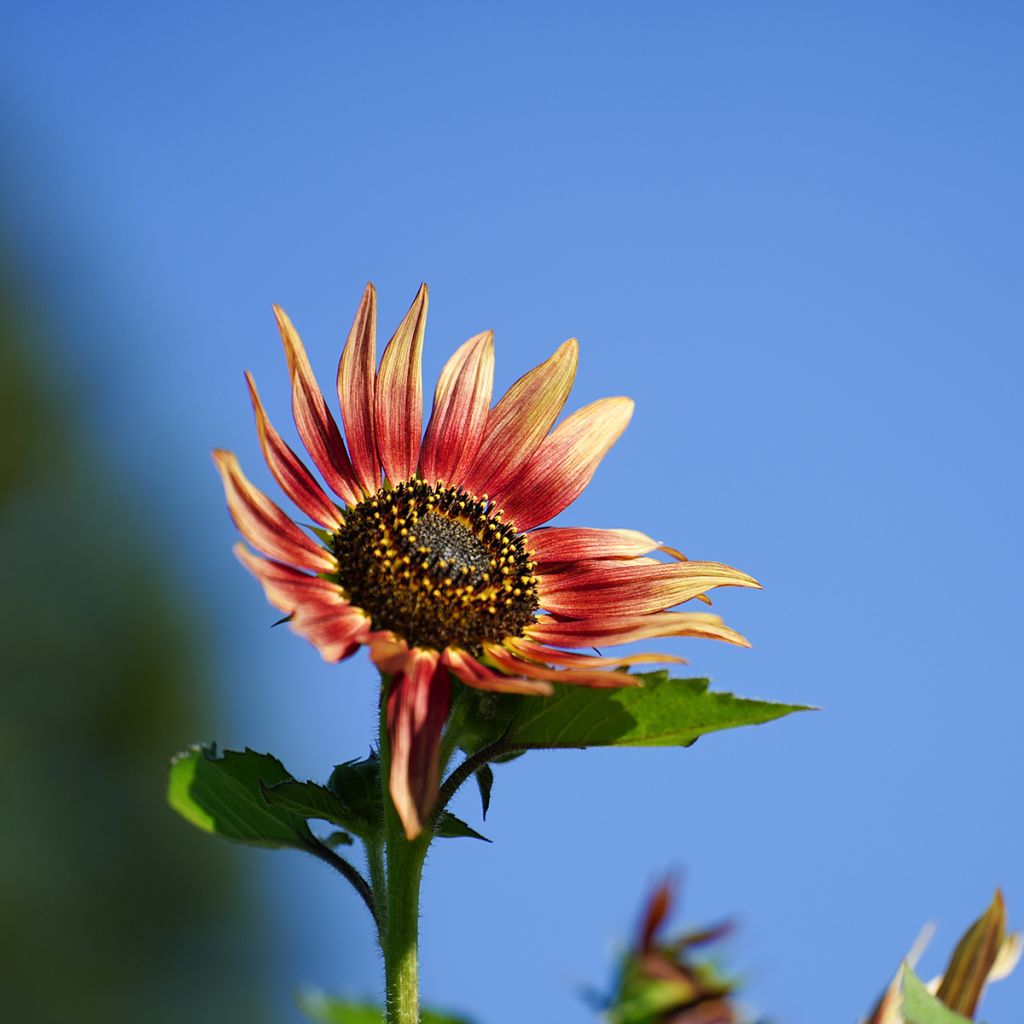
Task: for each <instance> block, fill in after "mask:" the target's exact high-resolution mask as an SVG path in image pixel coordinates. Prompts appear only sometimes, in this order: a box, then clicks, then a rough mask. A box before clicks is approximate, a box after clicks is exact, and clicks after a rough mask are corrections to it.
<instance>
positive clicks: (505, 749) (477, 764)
mask: <svg viewBox="0 0 1024 1024" xmlns="http://www.w3.org/2000/svg"><path fill="white" fill-rule="evenodd" d="M507 738H508V730H507V729H506V730H505V732H504V734H503V735H502V736H500V737H499V738H498V739H496V740H495V741H494V742H493V743H489V744H488V745H487V746H486V747H481V748H480V749H479V750H478V751H477V752H476V753H475V754H470V755H469V757H467V758H466V760H465V761H463V762H462V764H460V765H459V766H458V768H456V769H455V770H454V771H453V772H452V773H451V775H449V776H448V778H447V779H445V780H444V783H443V785H442V786H441V790H440V792H439V793H438V796H437V805H436V806H435V807H434V813H433V814H432V815H431V819H430V824H429V826H428V827H429V829H430V831H431V833H433V830H434V827H435V826H436V825H437V822H438V820H439V819H440V817H441V815H442V814H443V813H444V809H445V808H446V807H447V806H448V804H449V803H450V802H451V799H452V797H453V796H455V794H456V793H457V792H458V791H459V789H460V788H461V786H462V784H463V783H464V782H466V781H467V780H468V779H469V777H470V776H471V775H472V774H473V773H474V772H475V771H476V770H477V769H478V768H482V767H483V766H484V765H485V764H487V763H488V762H489V761H492V760H493V759H494V758H496V757H501V756H502V755H503V754H514V753H516V752H517V751H518V750H520V749H525V748H520V747H515V746H507V745H506V740H507Z"/></svg>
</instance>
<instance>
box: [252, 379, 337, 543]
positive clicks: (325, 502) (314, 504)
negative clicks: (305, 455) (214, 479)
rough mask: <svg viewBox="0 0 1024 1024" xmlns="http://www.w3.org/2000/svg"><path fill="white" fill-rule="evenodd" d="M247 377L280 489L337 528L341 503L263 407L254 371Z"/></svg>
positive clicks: (322, 521)
mask: <svg viewBox="0 0 1024 1024" xmlns="http://www.w3.org/2000/svg"><path fill="white" fill-rule="evenodd" d="M245 380H246V383H247V384H248V385H249V397H250V398H251V399H252V408H253V412H254V413H255V414H256V430H257V431H258V432H259V436H260V447H262V449H263V457H264V458H265V459H266V460H267V465H268V466H269V467H270V472H271V473H273V474H274V478H275V479H276V480H277V482H278V483H279V484H280V485H281V490H283V491H284V493H285V494H287V495H288V497H289V498H291V499H292V501H294V502H295V504H296V505H297V506H298V507H299V508H300V509H302V511H303V512H305V513H306V515H307V516H309V517H310V519H312V520H314V521H315V522H318V523H319V524H320V525H321V526H326V527H327V529H329V530H337V529H338V527H339V526H341V522H342V520H341V515H340V514H339V511H338V506H337V505H335V504H334V502H333V501H331V499H330V498H328V497H327V495H326V494H324V491H323V488H322V487H321V486H320V485H319V484H318V483H317V482H316V480H314V479H313V474H312V473H310V471H309V470H308V469H306V467H305V465H304V464H303V462H302V460H301V459H300V458H299V457H298V456H297V455H296V454H295V452H293V451H292V450H291V448H289V447H288V445H287V444H285V443H284V441H283V440H282V439H281V435H280V434H279V433H278V432H277V431H276V430H275V429H274V427H273V425H272V424H271V422H270V420H269V419H268V418H267V414H266V412H265V411H264V409H263V403H262V402H260V396H259V394H258V392H257V391H256V383H255V381H253V379H252V374H250V373H246V375H245Z"/></svg>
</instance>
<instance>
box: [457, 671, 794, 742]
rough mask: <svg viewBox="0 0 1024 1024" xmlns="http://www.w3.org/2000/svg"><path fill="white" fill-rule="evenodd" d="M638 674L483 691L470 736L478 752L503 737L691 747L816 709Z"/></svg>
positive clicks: (699, 682)
mask: <svg viewBox="0 0 1024 1024" xmlns="http://www.w3.org/2000/svg"><path fill="white" fill-rule="evenodd" d="M636 678H637V679H640V680H642V681H643V685H642V686H637V687H620V688H617V689H608V690H594V689H590V688H588V687H584V686H561V685H556V686H555V692H554V694H553V695H552V696H550V697H519V696H510V695H505V694H493V693H487V694H481V695H480V696H479V697H478V698H477V700H476V702H475V706H473V707H471V708H470V710H469V711H468V712H467V715H466V722H467V734H468V735H469V736H471V737H472V739H473V742H474V743H475V744H476V746H475V747H474V749H476V750H479V749H481V748H482V747H484V746H487V745H489V744H492V743H496V742H499V741H500V743H501V746H504V747H508V748H512V749H516V748H518V749H552V748H581V747H595V746H604V747H664V746H683V747H687V746H690V745H691V744H692V743H695V742H696V741H697V740H698V739H699V738H700V737H701V736H704V735H705V734H707V733H710V732H717V731H719V730H722V729H732V728H736V727H737V726H741V725H759V724H761V723H764V722H770V721H772V720H773V719H776V718H782V717H784V716H785V715H789V714H792V713H793V712H794V711H809V710H813V709H811V708H808V707H806V706H804V705H800V704H776V703H771V702H768V701H760V700H748V699H746V698H743V697H736V696H734V695H733V694H731V693H711V692H709V691H708V685H709V683H708V680H707V679H670V678H669V676H668V672H665V671H660V672H645V673H639V674H637V676H636Z"/></svg>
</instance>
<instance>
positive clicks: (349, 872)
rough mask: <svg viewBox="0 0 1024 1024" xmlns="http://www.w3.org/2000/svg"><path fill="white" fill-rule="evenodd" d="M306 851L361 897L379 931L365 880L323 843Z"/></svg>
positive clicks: (373, 905) (315, 844)
mask: <svg viewBox="0 0 1024 1024" xmlns="http://www.w3.org/2000/svg"><path fill="white" fill-rule="evenodd" d="M306 849H307V850H309V852H310V853H311V854H313V856H314V857H316V858H317V859H318V860H322V861H323V862H324V863H325V864H330V866H331V867H332V868H334V870H335V871H337V872H338V874H340V875H341V876H342V878H344V879H346V880H347V881H348V882H350V883H351V885H352V888H353V889H355V891H356V892H357V893H359V895H360V896H361V897H362V899H363V902H364V903H365V904H366V909H367V910H369V911H370V916H371V917H372V918H373V923H374V924H375V925H377V928H378V930H379V929H380V918H379V917H378V916H377V902H376V900H375V899H374V894H373V892H372V891H371V890H370V886H369V885H368V884H367V881H366V879H365V878H363V876H362V875H361V874H360V873H359V872H358V871H357V870H356V869H355V868H354V867H353V866H352V865H351V864H349V862H348V861H347V860H345V858H344V857H339V856H338V854H336V853H335V852H334V851H333V850H332V849H331V848H330V847H329V846H325V845H324V844H323V843H313V844H311V845H309V846H307V847H306Z"/></svg>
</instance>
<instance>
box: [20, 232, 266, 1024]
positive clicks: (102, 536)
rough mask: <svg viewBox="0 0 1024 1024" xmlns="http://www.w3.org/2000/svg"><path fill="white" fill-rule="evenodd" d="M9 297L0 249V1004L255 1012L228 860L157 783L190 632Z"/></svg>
mask: <svg viewBox="0 0 1024 1024" xmlns="http://www.w3.org/2000/svg"><path fill="white" fill-rule="evenodd" d="M8 251H13V250H8ZM24 295H25V289H24V287H23V284H22V283H21V282H19V281H18V280H17V279H16V275H15V273H14V271H13V268H12V267H11V266H10V265H9V264H8V265H6V266H5V265H3V264H2V263H0V566H2V569H0V652H2V657H0V683H2V693H3V695H4V698H5V701H4V710H3V714H2V715H0V751H2V755H0V756H2V759H3V761H2V764H3V770H4V771H3V774H4V779H5V796H4V800H5V811H6V813H5V823H4V828H3V842H2V843H0V907H2V908H3V910H2V914H3V925H4V926H3V929H2V931H0V1020H4V1021H18V1022H19V1024H35V1022H51V1021H52V1022H62V1024H63V1022H74V1024H91V1022H97V1024H99V1022H102V1024H113V1022H120V1021H125V1022H137V1021H146V1022H148V1024H162V1022H165V1021H166V1022H168V1024H169V1022H171V1021H181V1020H188V1021H190V1022H192V1024H200V1022H205V1021H209V1022H213V1021H225V1020H232V1021H240V1020H245V1021H247V1022H257V1021H259V1020H261V1019H266V1018H265V1017H263V1018H261V1016H260V1014H259V1013H258V1012H257V1008H256V1006H255V1003H254V999H255V996H254V994H253V988H254V986H253V985H252V984H251V981H252V978H253V976H254V975H255V976H258V972H259V968H260V967H261V966H262V965H261V964H260V963H259V961H258V959H257V958H256V957H255V955H254V948H253V946H252V944H251V943H252V942H253V939H252V938H251V936H252V931H251V928H249V927H248V926H249V925H251V924H252V922H251V921H250V920H248V918H245V912H244V910H243V909H242V907H241V904H240V902H239V896H240V885H239V882H240V881H241V879H239V878H238V877H237V875H236V872H235V871H234V870H233V867H232V865H234V864H235V863H236V862H235V860H234V859H233V858H232V857H231V855H230V852H229V851H221V850H219V849H216V848H214V847H213V845H212V844H207V843H202V842H200V841H199V837H198V836H196V837H194V838H195V841H194V842H193V841H192V840H193V835H192V833H190V832H189V830H187V829H183V828H182V826H181V822H180V821H179V820H177V819H176V818H175V816H174V815H173V814H171V813H170V812H169V811H168V809H167V807H166V805H165V804H164V802H163V800H162V794H163V790H164V787H165V780H166V771H167V758H166V754H167V752H168V751H172V750H175V749H177V748H178V747H179V746H180V745H181V742H182V738H183V737H188V736H190V735H192V734H194V732H195V730H196V729H197V726H198V715H197V712H198V711H199V701H200V699H201V695H202V693H203V692H204V690H205V691H206V692H209V689H208V688H209V676H208V674H207V673H206V672H205V670H204V666H203V657H202V651H203V643H202V637H201V633H200V632H199V631H197V624H196V622H195V621H194V619H193V618H192V616H191V615H190V612H189V607H188V602H187V600H186V599H185V597H184V595H182V594H179V593H176V592H174V591H173V589H172V588H170V587H169V585H168V579H167V575H166V574H165V573H164V571H163V567H162V565H161V564H160V557H161V552H160V551H159V548H154V547H153V546H151V545H147V543H146V538H145V537H144V536H143V534H142V532H141V530H140V529H138V528H137V527H136V526H135V525H134V524H135V523H137V522H139V521H140V516H139V514H138V513H139V512H140V511H141V509H139V508H137V507H133V506H134V505H135V503H134V502H133V501H130V500H125V498H124V496H123V495H122V494H120V493H118V488H117V486H116V484H115V483H114V481H113V480H112V476H111V473H110V467H108V466H106V465H105V464H104V461H103V459H102V457H101V456H100V454H99V453H98V452H96V451H93V450H90V448H89V446H88V442H87V441H86V439H85V438H84V437H83V434H82V429H81V428H82V424H80V423H77V422H76V421H75V402H74V397H73V396H68V395H65V394H58V393H55V391H54V388H53V387H52V385H51V381H50V377H49V375H48V374H47V373H46V369H45V365H44V359H45V357H44V356H42V355H41V353H43V352H46V351H49V352H51V357H52V354H53V353H55V352H56V351H57V350H58V349H59V346H57V345H48V344H45V342H47V341H48V340H49V339H48V338H46V337H45V336H44V335H43V329H42V327H41V325H40V323H39V322H38V321H36V320H34V319H33V318H32V311H31V310H30V309H29V308H27V304H26V302H25V299H24ZM48 326H50V327H51V328H52V325H48ZM64 343H65V344H68V343H70V344H73V343H74V337H73V336H70V337H69V338H66V339H64ZM243 918H244V920H243ZM246 936H249V937H248V938H247V937H246Z"/></svg>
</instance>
